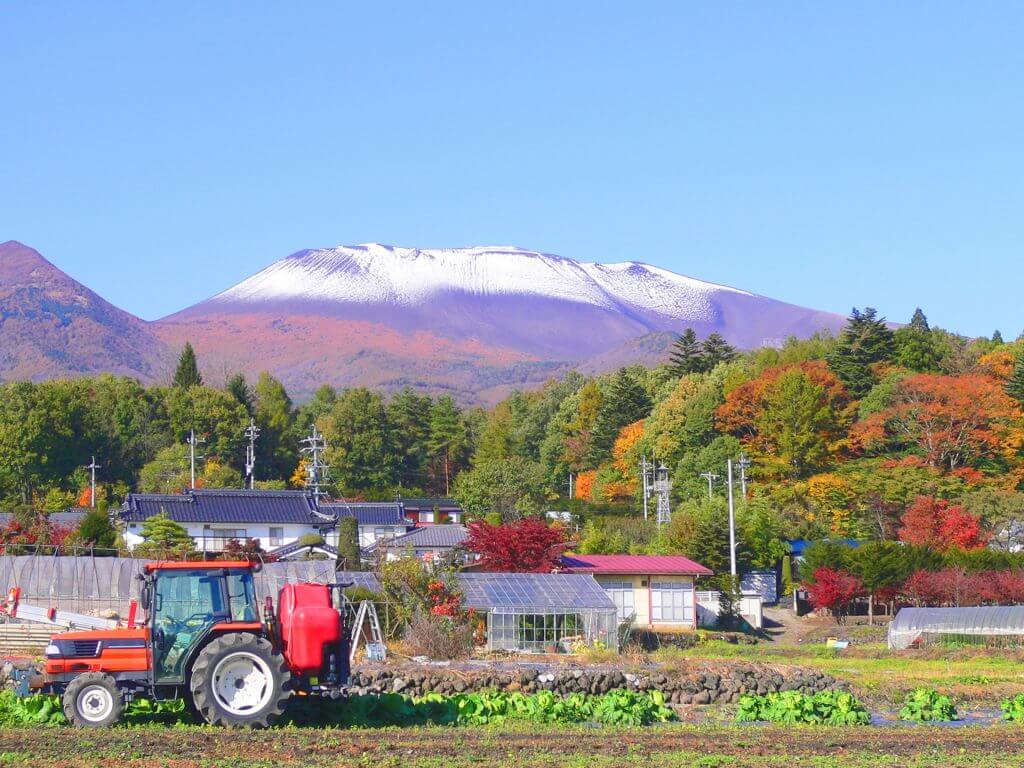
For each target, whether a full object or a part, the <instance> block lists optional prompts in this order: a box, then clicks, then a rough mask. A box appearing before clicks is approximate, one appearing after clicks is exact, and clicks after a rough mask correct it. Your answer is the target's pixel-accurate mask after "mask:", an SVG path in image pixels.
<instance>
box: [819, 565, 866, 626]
mask: <svg viewBox="0 0 1024 768" xmlns="http://www.w3.org/2000/svg"><path fill="white" fill-rule="evenodd" d="M806 586H807V595H808V597H809V598H810V601H811V605H813V606H814V607H815V609H824V610H827V611H831V612H832V613H833V614H835V617H836V620H837V621H839V622H840V623H842V621H843V618H844V617H845V615H846V612H847V610H848V609H849V606H850V603H852V602H853V599H854V598H856V597H858V596H859V595H861V594H862V593H863V592H864V585H863V583H862V582H861V580H860V579H858V578H857V577H856V576H854V575H852V574H850V573H847V572H846V571H840V570H834V569H832V568H818V569H817V570H815V571H814V580H813V581H812V582H811V583H810V584H807V585H806Z"/></svg>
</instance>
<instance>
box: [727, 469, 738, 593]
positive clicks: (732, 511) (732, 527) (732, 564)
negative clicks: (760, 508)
mask: <svg viewBox="0 0 1024 768" xmlns="http://www.w3.org/2000/svg"><path fill="white" fill-rule="evenodd" d="M726 466H727V467H728V470H729V572H730V573H732V575H733V578H735V577H736V504H735V502H734V500H733V497H732V459H729V460H728V461H727V462H726Z"/></svg>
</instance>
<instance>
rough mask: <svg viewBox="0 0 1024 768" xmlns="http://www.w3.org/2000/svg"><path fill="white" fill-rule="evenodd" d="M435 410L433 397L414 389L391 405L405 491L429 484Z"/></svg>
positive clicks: (390, 410)
mask: <svg viewBox="0 0 1024 768" xmlns="http://www.w3.org/2000/svg"><path fill="white" fill-rule="evenodd" d="M432 407H433V401H431V399H430V397H428V396H427V395H419V394H417V393H416V392H415V391H414V390H413V389H412V387H405V388H404V389H402V391H401V392H398V393H397V394H396V395H394V396H393V397H392V398H391V402H389V403H388V408H387V410H388V421H390V422H391V430H392V433H393V435H394V443H395V451H396V452H397V453H398V462H399V469H398V483H399V485H400V486H401V487H402V488H422V487H424V484H425V483H426V480H427V462H428V458H429V451H430V447H429V442H430V415H431V414H430V412H431V408H432Z"/></svg>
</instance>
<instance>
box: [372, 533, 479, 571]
mask: <svg viewBox="0 0 1024 768" xmlns="http://www.w3.org/2000/svg"><path fill="white" fill-rule="evenodd" d="M468 536H469V532H468V531H467V530H466V527H465V526H463V525H427V526H424V527H422V528H413V529H412V530H411V531H409V532H408V533H404V534H402V535H401V536H396V537H395V538H393V539H388V540H385V541H378V542H377V543H375V544H374V545H373V546H371V547H368V548H367V549H366V551H365V553H366V555H367V557H371V558H372V557H375V556H376V555H378V554H379V553H382V552H384V551H386V552H387V558H388V559H389V560H396V559H398V558H400V557H403V556H405V555H406V554H407V553H410V552H411V553H412V554H413V555H414V556H415V557H418V558H419V559H420V560H423V561H424V562H427V563H432V562H434V561H436V560H438V559H442V558H444V557H446V556H448V555H451V553H452V552H453V551H454V550H455V549H456V548H458V547H460V546H461V545H462V544H463V543H464V542H465V541H466V538H467V537H468Z"/></svg>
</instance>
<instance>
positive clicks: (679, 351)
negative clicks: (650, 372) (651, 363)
mask: <svg viewBox="0 0 1024 768" xmlns="http://www.w3.org/2000/svg"><path fill="white" fill-rule="evenodd" d="M668 365H669V371H670V372H671V373H672V375H673V376H685V375H686V374H688V373H697V372H699V371H701V370H702V367H703V360H702V359H701V354H700V342H699V341H697V334H696V333H694V330H693V328H687V329H686V330H685V331H683V333H682V334H681V335H680V336H678V337H676V340H675V343H673V344H672V354H671V356H670V357H669V361H668Z"/></svg>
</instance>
